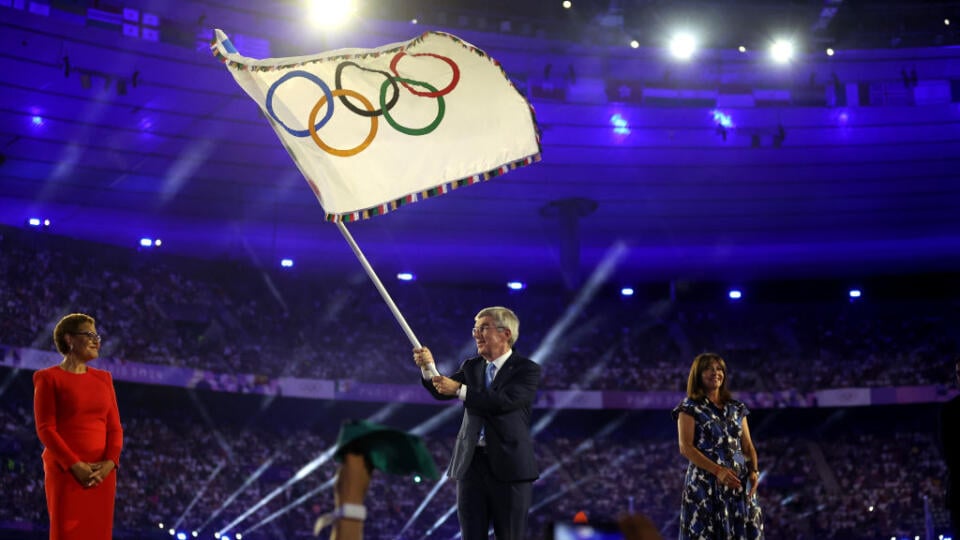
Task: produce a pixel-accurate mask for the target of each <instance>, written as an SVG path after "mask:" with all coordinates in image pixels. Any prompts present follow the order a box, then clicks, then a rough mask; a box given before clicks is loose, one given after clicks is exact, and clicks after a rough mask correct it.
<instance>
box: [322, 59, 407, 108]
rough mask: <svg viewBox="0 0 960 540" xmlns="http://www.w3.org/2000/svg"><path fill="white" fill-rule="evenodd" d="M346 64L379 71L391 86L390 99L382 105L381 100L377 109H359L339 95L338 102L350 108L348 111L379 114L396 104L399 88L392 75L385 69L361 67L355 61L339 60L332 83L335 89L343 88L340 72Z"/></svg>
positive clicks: (363, 69)
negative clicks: (391, 93)
mask: <svg viewBox="0 0 960 540" xmlns="http://www.w3.org/2000/svg"><path fill="white" fill-rule="evenodd" d="M347 66H353V67H355V68H357V69H359V70H361V71H369V72H371V73H379V74H381V75H383V76H384V77H386V78H387V82H389V83H390V85H391V86H393V97H392V98H391V99H390V102H389V103H387V104H386V105H384V104H383V103H382V101H381V104H380V107H381V109H380V110H377V111H365V110H363V109H360V108H358V107H357V106H356V105H354V104H352V103H350V102H349V101H348V100H347V98H346V97H344V96H340V103H343V106H344V107H346V108H348V109H350V112H352V113H354V114H359V115H360V116H380V115H381V114H383V113H384V111H386V110H387V109H392V108H393V106H394V105H396V104H397V100H398V99H400V88H398V87H397V80H396V79H395V78H394V77H393V75H390V74H389V73H387V72H386V71H380V70H379V69H370V68H365V67H362V66H360V65H359V64H357V63H356V62H341V63H340V65H338V66H337V73H336V75H335V83H334V84H335V85H336V87H337V90H340V89H342V88H343V84H342V78H341V74H342V73H343V68H345V67H347Z"/></svg>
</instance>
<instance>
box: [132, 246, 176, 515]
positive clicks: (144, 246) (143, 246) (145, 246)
mask: <svg viewBox="0 0 960 540" xmlns="http://www.w3.org/2000/svg"><path fill="white" fill-rule="evenodd" d="M140 245H141V246H142V247H153V238H146V237H144V238H141V239H140ZM171 530H173V529H171Z"/></svg>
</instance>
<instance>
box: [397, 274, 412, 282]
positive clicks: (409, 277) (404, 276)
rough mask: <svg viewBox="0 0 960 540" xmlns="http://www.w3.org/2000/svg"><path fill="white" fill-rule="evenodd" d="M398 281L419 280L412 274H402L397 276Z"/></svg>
mask: <svg viewBox="0 0 960 540" xmlns="http://www.w3.org/2000/svg"><path fill="white" fill-rule="evenodd" d="M397 279H399V280H400V281H413V280H415V279H417V276H415V275H413V274H412V273H410V272H400V273H399V274H397Z"/></svg>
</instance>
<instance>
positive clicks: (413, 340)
mask: <svg viewBox="0 0 960 540" xmlns="http://www.w3.org/2000/svg"><path fill="white" fill-rule="evenodd" d="M336 223H337V228H338V229H340V234H342V235H343V237H344V238H345V239H346V240H347V243H348V244H350V249H352V250H353V254H354V255H356V256H357V259H358V260H359V261H360V266H362V267H363V269H364V270H365V271H366V272H367V275H368V276H370V280H371V281H373V286H374V287H376V288H377V290H378V291H380V296H381V297H383V301H384V302H386V303H387V307H388V308H390V312H391V313H393V317H394V318H395V319H397V323H399V324H400V328H402V329H403V333H404V334H406V335H407V339H409V340H410V344H411V345H413V346H414V347H416V348H418V349H419V348H421V347H422V345H420V341H419V340H418V339H417V336H415V335H413V330H411V329H410V325H408V324H407V321H406V319H404V318H403V314H402V313H400V310H399V309H397V305H396V304H394V303H393V299H392V298H390V293H388V292H387V289H386V288H385V287H384V286H383V283H381V282H380V278H378V277H377V273H376V272H374V271H373V267H372V266H370V263H369V262H367V258H366V257H364V255H363V252H362V251H360V246H358V245H357V242H356V241H355V240H354V239H353V236H352V235H351V234H350V231H348V230H347V226H346V225H344V224H343V222H342V221H337V222H336Z"/></svg>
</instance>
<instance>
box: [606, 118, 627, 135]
mask: <svg viewBox="0 0 960 540" xmlns="http://www.w3.org/2000/svg"><path fill="white" fill-rule="evenodd" d="M610 125H612V126H613V132H614V133H616V134H617V135H629V134H630V123H629V122H627V119H626V118H624V117H623V116H621V115H620V113H616V114H614V115H613V116H611V117H610Z"/></svg>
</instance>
